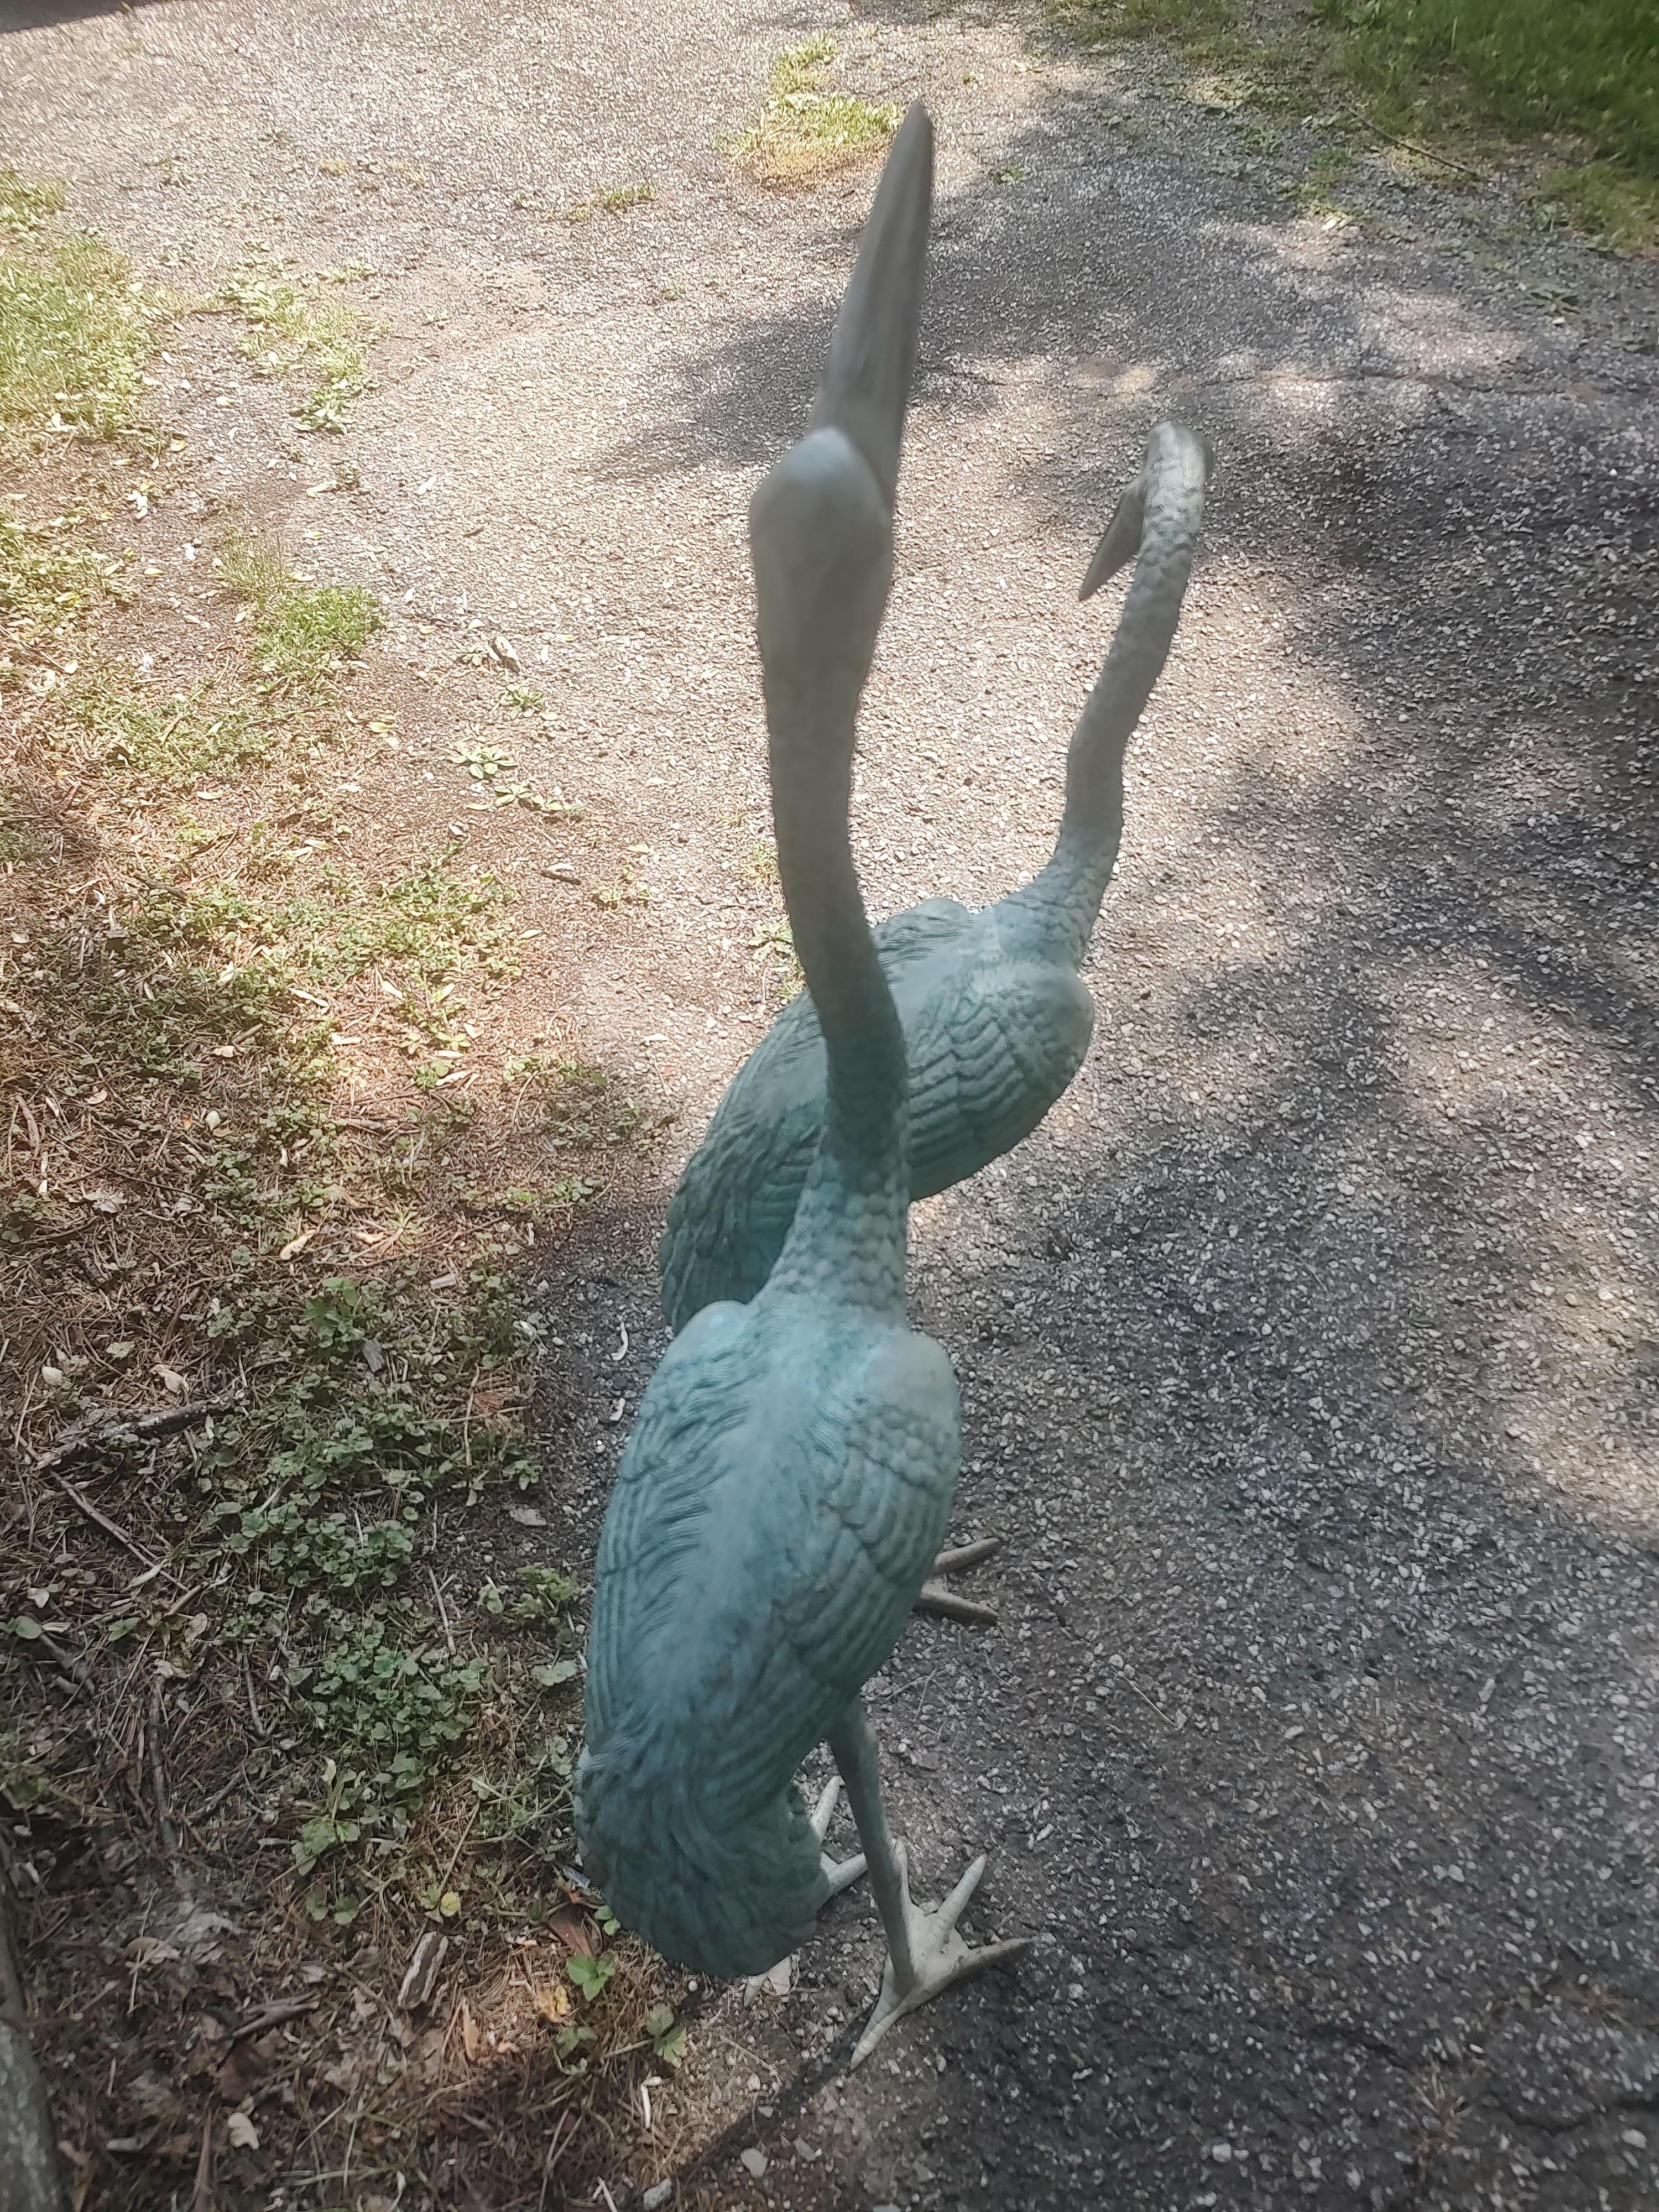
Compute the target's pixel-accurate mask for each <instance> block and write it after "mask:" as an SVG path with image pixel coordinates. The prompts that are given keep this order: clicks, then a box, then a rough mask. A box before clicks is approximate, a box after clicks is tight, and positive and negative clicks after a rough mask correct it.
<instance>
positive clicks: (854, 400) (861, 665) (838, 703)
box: [749, 105, 933, 759]
mask: <svg viewBox="0 0 1659 2212" xmlns="http://www.w3.org/2000/svg"><path fill="white" fill-rule="evenodd" d="M932 208H933V125H932V124H931V123H930V122H929V121H928V118H927V112H926V110H925V109H923V108H922V107H921V106H920V105H918V106H913V107H912V108H911V110H910V112H909V113H908V115H907V116H906V118H905V119H904V124H903V126H902V129H901V130H900V131H899V134H898V137H896V140H895V141H894V143H893V149H892V151H891V153H890V155H888V157H887V165H886V167H885V168H884V171H883V173H882V179H881V183H880V185H879V186H878V188H877V191H876V197H875V202H874V204H873V205H872V208H871V210H870V217H869V221H868V222H866V224H865V227H864V234H863V236H862V238H861V239H860V243H859V252H858V258H857V259H856V261H855V262H854V265H853V274H852V276H851V278H850V280H849V281H848V287H847V292H846V296H845V297H844V298H843V300H842V306H841V313H839V314H838V315H837V316H836V326H835V330H834V332H833V333H832V335H831V337H830V341H829V361H828V362H827V363H826V365H825V368H824V374H823V385H822V386H821V388H820V390H819V392H818V397H817V402H816V404H814V406H813V409H812V414H811V422H810V424H809V426H808V429H807V435H805V438H803V439H802V440H801V441H800V442H799V444H798V445H796V446H793V447H791V448H790V450H789V452H788V453H786V454H785V455H784V457H783V459H781V461H780V462H779V463H778V465H777V466H776V467H775V469H773V470H772V471H770V472H769V474H768V475H767V476H766V477H764V478H763V480H762V482H761V483H760V484H759V486H758V487H757V490H756V492H755V495H754V498H753V499H752V501H750V508H749V534H750V550H751V552H752V555H753V559H754V564H755V586H756V596H757V602H758V612H759V624H758V627H759V635H760V648H761V660H762V665H763V668H764V671H765V676H766V696H767V705H768V708H769V714H770V719H771V720H772V725H773V741H774V750H775V753H776V751H777V750H778V749H779V746H780V743H781V744H782V745H783V747H784V748H786V749H789V748H794V749H799V747H800V745H802V744H805V743H810V744H812V746H813V747H814V749H815V750H816V749H817V748H819V747H823V748H824V749H825V750H829V749H831V748H833V749H834V750H836V751H837V752H840V751H843V750H844V752H845V753H846V755H847V757H848V759H850V757H851V753H852V744H853V720H854V715H855V714H856V712H857V708H858V698H859V694H860V690H862V688H863V685H864V681H865V678H866V676H867V675H868V673H869V670H870V661H871V657H872V654H873V653H874V651H875V645H876V635H877V632H878V629H880V626H881V617H882V615H883V612H884V610H885V607H886V605H887V592H888V586H889V585H890V581H891V578H892V561H893V505H894V500H895V497H896V489H897V484H898V466H899V452H900V448H901V447H902V444H903V441H904V418H905V413H906V410H907V409H908V404H909V398H910V383H911V378H912V375H913V374H914V371H915V355H916V327H917V322H918V319H919V317H920V313H921V277H922V267H923V263H924V261H925V258H926V255H927V225H928V218H929V216H930V214H931V212H932Z"/></svg>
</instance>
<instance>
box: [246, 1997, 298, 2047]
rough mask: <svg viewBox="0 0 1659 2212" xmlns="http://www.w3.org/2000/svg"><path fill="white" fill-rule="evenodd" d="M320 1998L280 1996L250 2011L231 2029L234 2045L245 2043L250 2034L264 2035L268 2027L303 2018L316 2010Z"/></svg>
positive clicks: (280, 2025)
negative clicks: (243, 2019) (256, 2009)
mask: <svg viewBox="0 0 1659 2212" xmlns="http://www.w3.org/2000/svg"><path fill="white" fill-rule="evenodd" d="M318 2003H319V1999H318V1998H316V1997H278V1998H277V1999H276V2001H275V2002H273V2003H271V2004H266V2005H261V2006H260V2008H259V2009H258V2012H252V2013H250V2014H249V2015H248V2016H247V2018H246V2020H245V2021H243V2022H242V2023H241V2025H240V2027H234V2028H233V2029H232V2030H231V2034H230V2039H231V2042H232V2044H233V2045H235V2044H238V2043H245V2042H246V2040H247V2039H248V2037H249V2036H250V2035H263V2034H264V2033H265V2030H266V2029H267V2028H270V2027H282V2026H283V2023H284V2021H290V2020H301V2019H303V2018H304V2016H305V2015H306V2014H307V2013H308V2012H315V2011H316V2009H317V2006H318Z"/></svg>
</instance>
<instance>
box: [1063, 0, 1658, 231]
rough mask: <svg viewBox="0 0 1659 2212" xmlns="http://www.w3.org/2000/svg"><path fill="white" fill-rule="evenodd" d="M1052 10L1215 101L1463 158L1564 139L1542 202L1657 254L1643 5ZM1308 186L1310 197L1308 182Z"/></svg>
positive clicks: (1173, 2)
mask: <svg viewBox="0 0 1659 2212" xmlns="http://www.w3.org/2000/svg"><path fill="white" fill-rule="evenodd" d="M1049 13H1050V15H1051V18H1052V19H1053V20H1054V21H1056V22H1058V23H1059V24H1060V26H1061V27H1063V28H1065V29H1066V31H1067V32H1069V33H1071V34H1072V35H1073V37H1075V38H1077V39H1078V40H1080V41H1081V42H1082V43H1083V44H1085V45H1101V44H1105V43H1108V42H1109V41H1110V40H1113V39H1115V38H1156V39H1158V40H1162V41H1163V43H1164V44H1165V45H1166V46H1169V47H1170V49H1171V51H1172V52H1176V53H1177V54H1179V55H1181V56H1182V58H1184V59H1186V60H1188V61H1189V62H1192V63H1194V64H1198V65H1200V67H1203V68H1206V69H1207V70H1213V71H1216V72H1218V73H1220V75H1219V76H1218V78H1217V79H1215V80H1212V81H1211V83H1210V85H1209V86H1207V87H1206V86H1205V85H1200V86H1199V87H1198V88H1195V89H1196V92H1197V94H1198V95H1199V96H1200V97H1204V95H1205V94H1206V92H1208V91H1212V90H1213V88H1214V86H1215V84H1216V83H1217V82H1223V83H1224V89H1225V94H1226V97H1225V100H1221V101H1220V102H1219V103H1218V104H1221V105H1225V106H1233V105H1237V103H1238V102H1239V101H1242V100H1249V102H1250V103H1252V104H1253V105H1255V106H1257V107H1259V108H1261V109H1264V110H1267V111H1268V112H1277V113H1280V114H1284V115H1287V116H1288V115H1292V114H1295V113H1297V112H1298V111H1301V112H1307V111H1308V110H1310V109H1317V108H1334V109H1336V110H1337V111H1338V112H1339V113H1346V114H1347V115H1348V116H1350V117H1351V118H1352V121H1353V122H1354V123H1356V124H1358V125H1367V124H1369V125H1371V126H1373V127H1374V128H1376V130H1378V131H1382V132H1383V133H1384V134H1385V135H1393V136H1395V137H1403V138H1406V139H1408V140H1411V141H1413V142H1419V143H1427V144H1429V145H1433V144H1439V145H1442V146H1445V145H1450V146H1453V147H1460V148H1468V149H1471V150H1473V151H1474V152H1476V153H1478V152H1479V150H1480V145H1481V144H1482V143H1486V145H1487V146H1488V147H1490V146H1491V145H1492V142H1493V141H1494V140H1496V139H1505V140H1508V141H1509V142H1510V143H1525V142H1528V141H1536V140H1538V139H1539V138H1541V137H1552V136H1558V137H1559V136H1563V135H1565V136H1566V137H1571V138H1572V139H1574V140H1576V141H1577V143H1578V144H1579V145H1580V146H1581V148H1582V149H1583V159H1582V160H1581V161H1577V162H1573V163H1566V164H1563V165H1561V166H1559V167H1553V168H1552V169H1551V170H1550V171H1549V172H1548V173H1547V175H1546V177H1545V179H1544V180H1543V183H1542V185H1541V187H1540V189H1539V191H1538V193H1537V195H1536V197H1538V199H1539V200H1540V201H1541V204H1544V205H1546V206H1547V207H1550V208H1552V209H1554V210H1559V212H1560V213H1561V214H1563V215H1565V216H1566V217H1567V219H1568V220H1570V221H1571V222H1576V223H1577V224H1578V225H1579V226H1580V227H1581V228H1584V229H1586V230H1588V231H1590V232H1592V233H1595V234H1600V235H1601V236H1602V237H1603V238H1605V239H1606V240H1607V241H1608V242H1609V243H1610V244H1613V245H1615V246H1625V247H1627V248H1631V249H1634V250H1638V251H1642V250H1649V249H1651V248H1652V247H1653V246H1655V244H1656V243H1659V36H1656V31H1655V22H1656V18H1655V15H1654V10H1653V6H1652V0H1307V4H1306V6H1305V7H1304V6H1300V5H1279V6H1274V7H1267V8H1261V7H1255V8H1248V9H1247V8H1245V7H1243V6H1242V5H1241V4H1240V0H1049ZM1205 104H1206V105H1208V104H1214V103H1212V101H1211V100H1209V99H1207V98H1206V100H1205ZM1457 166H1458V165H1457V164H1456V163H1455V162H1454V163H1452V164H1450V165H1449V167H1451V168H1452V169H1453V170H1454V171H1455V168H1456V167H1457ZM1312 186H1313V191H1314V192H1315V195H1316V196H1317V195H1318V193H1319V191H1320V188H1321V180H1320V179H1317V178H1315V179H1312Z"/></svg>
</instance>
